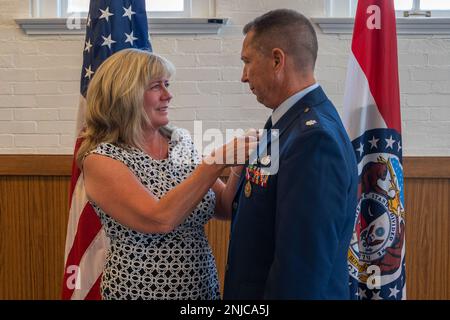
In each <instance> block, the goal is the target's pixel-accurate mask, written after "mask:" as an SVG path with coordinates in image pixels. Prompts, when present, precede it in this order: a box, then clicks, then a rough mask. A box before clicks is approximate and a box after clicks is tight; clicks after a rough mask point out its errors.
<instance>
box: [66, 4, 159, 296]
mask: <svg viewBox="0 0 450 320" xmlns="http://www.w3.org/2000/svg"><path fill="white" fill-rule="evenodd" d="M132 47H134V48H140V49H145V50H150V51H151V50H152V47H151V44H150V41H149V35H148V24H147V13H146V10H145V0H122V1H121V0H109V1H106V0H96V1H91V2H90V5H89V14H88V17H87V20H86V38H85V45H84V51H83V67H82V71H81V86H80V93H81V95H80V103H79V112H78V122H77V124H78V126H77V133H78V134H79V133H80V132H81V130H83V124H84V111H85V108H86V100H85V99H86V92H87V88H88V85H89V82H90V80H91V79H92V77H93V76H94V75H95V71H96V70H97V68H98V67H99V66H100V65H101V64H102V62H103V61H104V60H105V59H106V58H108V57H109V56H111V55H112V54H113V53H115V52H117V51H120V50H122V49H125V48H132ZM118 81H120V80H118ZM81 142H82V141H81V139H80V138H78V139H77V141H76V144H75V150H74V155H76V153H77V151H78V148H79V146H80V144H81ZM74 159H75V157H74ZM108 246H109V242H108V240H107V238H106V236H105V233H104V231H103V229H102V227H101V223H100V220H99V218H98V217H97V215H96V214H95V211H94V209H93V208H92V206H91V205H90V204H89V202H88V201H87V197H86V193H85V190H84V183H83V176H82V175H80V170H79V168H78V167H77V165H76V163H75V160H74V162H73V164H72V178H71V188H70V212H69V220H68V226H67V236H66V248H65V266H64V278H63V286H62V299H64V300H68V299H77V300H82V299H86V300H88V299H97V300H98V299H101V295H100V278H101V274H102V269H103V265H104V261H105V254H106V250H107V249H108Z"/></svg>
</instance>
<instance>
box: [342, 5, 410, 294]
mask: <svg viewBox="0 0 450 320" xmlns="http://www.w3.org/2000/svg"><path fill="white" fill-rule="evenodd" d="M344 124H345V126H346V129H347V132H348V134H349V136H350V140H352V143H353V148H354V150H355V154H356V158H357V162H358V174H359V187H358V206H357V210H356V224H355V229H354V235H353V238H352V241H351V245H350V249H349V253H348V261H349V272H350V291H351V293H352V298H354V299H369V300H381V299H393V300H396V299H405V298H406V285H405V283H406V282H405V209H404V188H403V170H402V138H401V115H400V95H399V78H398V62H397V32H396V21H395V10H394V3H393V0H359V1H358V7H357V12H356V17H355V26H354V30H353V39H352V46H351V54H350V60H349V64H348V71H347V81H346V90H345V96H344Z"/></svg>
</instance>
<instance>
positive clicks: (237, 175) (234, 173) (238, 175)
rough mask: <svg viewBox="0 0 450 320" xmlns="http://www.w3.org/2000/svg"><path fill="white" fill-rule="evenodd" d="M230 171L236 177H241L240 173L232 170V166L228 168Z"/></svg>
mask: <svg viewBox="0 0 450 320" xmlns="http://www.w3.org/2000/svg"><path fill="white" fill-rule="evenodd" d="M230 171H231V173H232V174H233V175H235V176H236V177H238V178H240V177H241V175H240V174H237V173H236V172H234V170H233V169H232V168H230Z"/></svg>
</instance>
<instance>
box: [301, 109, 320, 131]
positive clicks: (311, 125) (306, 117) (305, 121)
mask: <svg viewBox="0 0 450 320" xmlns="http://www.w3.org/2000/svg"><path fill="white" fill-rule="evenodd" d="M300 126H301V129H302V131H304V132H306V131H309V130H312V129H316V128H320V122H319V117H318V116H317V113H316V112H315V111H314V108H310V107H305V108H304V109H303V111H302V113H301V114H300Z"/></svg>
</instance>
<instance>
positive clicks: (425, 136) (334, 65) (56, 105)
mask: <svg viewBox="0 0 450 320" xmlns="http://www.w3.org/2000/svg"><path fill="white" fill-rule="evenodd" d="M323 2H324V1H319V0H277V1H274V0H217V3H216V10H217V14H216V15H217V16H219V17H228V18H230V22H229V24H228V25H227V26H225V27H224V28H223V29H222V31H221V33H220V34H219V35H214V36H191V35H179V36H153V37H152V40H153V42H152V43H153V47H154V50H155V51H156V52H158V53H160V54H163V55H165V56H166V57H168V58H169V59H170V60H172V61H173V62H174V63H175V65H176V66H177V75H176V77H175V79H174V81H173V84H172V92H173V93H174V95H175V99H174V101H173V105H174V107H173V109H172V110H171V113H170V116H171V119H172V120H173V121H174V123H175V124H177V125H179V126H182V127H185V128H188V129H189V130H191V131H192V130H193V125H194V124H193V121H194V120H202V121H203V129H206V128H220V129H222V130H225V129H226V128H247V127H261V126H262V125H263V124H264V122H265V119H266V118H267V117H268V116H269V112H268V110H265V109H264V107H263V106H261V105H259V104H258V103H257V101H256V99H255V98H254V97H253V96H252V95H251V94H250V92H249V90H248V88H247V86H246V85H244V84H241V83H240V76H241V67H242V65H241V62H240V49H241V42H242V39H243V36H242V32H241V30H242V27H243V25H244V24H245V23H247V22H248V21H249V20H250V19H252V18H254V17H256V16H258V15H260V14H262V13H264V12H266V11H268V10H270V9H274V8H282V7H287V8H293V9H297V10H299V11H301V12H303V13H304V14H305V15H307V16H321V15H323V14H324V5H323ZM28 6H29V1H28V0H19V1H17V0H0V153H1V154H18V153H30V154H31V153H33V154H72V150H73V143H74V136H75V122H76V114H77V106H78V96H79V93H78V92H79V78H80V67H81V62H82V50H83V40H84V37H82V36H27V35H25V34H24V33H23V32H22V30H21V29H19V27H18V26H17V25H16V24H15V22H14V19H16V18H24V17H28V13H29V7H28ZM318 35H319V58H318V63H317V79H318V81H319V82H320V84H322V86H323V87H324V89H325V91H326V93H327V94H328V96H329V97H330V98H331V99H332V100H333V101H334V103H335V104H336V106H337V107H338V110H339V112H342V101H343V92H344V86H345V76H346V67H347V61H348V54H349V48H350V42H351V37H350V36H336V35H324V34H321V33H320V31H318ZM398 48H399V68H400V70H399V72H400V87H401V104H402V118H403V145H404V155H407V156H413V155H420V156H422V155H439V156H450V37H447V38H442V37H441V38H436V37H432V36H419V37H418V36H399V39H398Z"/></svg>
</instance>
